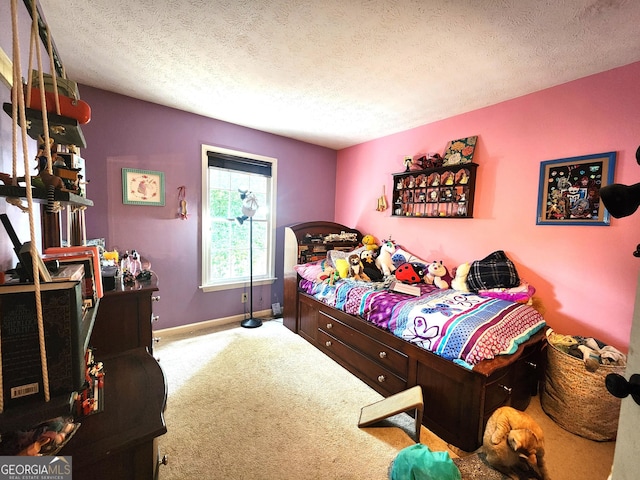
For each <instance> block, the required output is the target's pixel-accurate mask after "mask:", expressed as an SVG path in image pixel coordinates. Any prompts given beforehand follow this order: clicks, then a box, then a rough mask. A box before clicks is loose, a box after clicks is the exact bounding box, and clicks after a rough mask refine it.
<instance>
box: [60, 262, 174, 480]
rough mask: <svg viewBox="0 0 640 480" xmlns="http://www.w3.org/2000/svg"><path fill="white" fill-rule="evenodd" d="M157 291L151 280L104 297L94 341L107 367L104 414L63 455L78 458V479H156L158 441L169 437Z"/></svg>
mask: <svg viewBox="0 0 640 480" xmlns="http://www.w3.org/2000/svg"><path fill="white" fill-rule="evenodd" d="M157 291H158V283H157V278H156V277H155V275H153V276H152V278H151V280H149V281H141V282H136V283H135V284H133V285H121V284H118V282H116V289H115V290H112V291H108V292H105V293H104V296H103V297H102V298H101V299H100V305H99V307H98V313H97V315H96V319H95V322H94V326H93V333H92V335H91V338H90V342H89V343H90V345H91V346H92V347H93V348H94V352H95V357H96V359H98V360H99V361H101V362H103V363H104V371H105V381H104V382H105V383H104V410H103V411H102V412H100V413H97V414H95V415H91V416H89V417H87V418H85V419H82V420H81V423H82V425H81V427H80V428H79V429H78V431H77V432H76V434H75V435H74V436H73V438H72V439H71V440H70V441H69V443H68V444H67V445H65V447H64V448H63V449H62V450H61V452H60V454H61V455H71V456H72V458H73V478H74V480H84V479H87V480H101V479H104V480H107V479H114V478H117V479H119V480H143V479H146V480H151V479H154V478H157V470H158V466H159V458H158V451H157V445H156V443H157V441H156V438H157V437H158V436H160V435H163V434H164V433H166V431H167V428H166V425H165V421H164V416H163V414H164V408H165V404H166V399H167V382H166V379H165V377H164V373H163V371H162V368H161V367H160V365H159V364H158V362H157V360H156V359H155V358H153V356H152V353H153V351H152V347H153V333H152V327H151V325H152V315H153V311H152V304H153V301H154V299H158V298H159V297H158V296H157V295H155V292H157Z"/></svg>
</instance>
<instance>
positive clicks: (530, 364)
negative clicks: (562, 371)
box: [527, 362, 538, 370]
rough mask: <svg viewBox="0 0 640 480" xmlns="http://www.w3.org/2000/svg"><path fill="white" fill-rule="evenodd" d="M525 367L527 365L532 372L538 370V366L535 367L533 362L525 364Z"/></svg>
mask: <svg viewBox="0 0 640 480" xmlns="http://www.w3.org/2000/svg"><path fill="white" fill-rule="evenodd" d="M527 365H529V366H530V367H531V368H533V369H534V370H535V369H537V368H538V365H536V364H535V363H533V362H527Z"/></svg>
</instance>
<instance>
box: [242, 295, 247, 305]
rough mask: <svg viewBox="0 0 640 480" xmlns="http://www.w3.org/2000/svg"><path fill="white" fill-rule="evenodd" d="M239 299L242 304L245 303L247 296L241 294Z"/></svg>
mask: <svg viewBox="0 0 640 480" xmlns="http://www.w3.org/2000/svg"><path fill="white" fill-rule="evenodd" d="M240 299H241V300H242V303H247V294H246V293H243V294H242V297H241V298H240Z"/></svg>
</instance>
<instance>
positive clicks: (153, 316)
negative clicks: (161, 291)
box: [151, 315, 160, 322]
mask: <svg viewBox="0 0 640 480" xmlns="http://www.w3.org/2000/svg"><path fill="white" fill-rule="evenodd" d="M159 319H160V315H151V321H152V322H157V321H158V320H159Z"/></svg>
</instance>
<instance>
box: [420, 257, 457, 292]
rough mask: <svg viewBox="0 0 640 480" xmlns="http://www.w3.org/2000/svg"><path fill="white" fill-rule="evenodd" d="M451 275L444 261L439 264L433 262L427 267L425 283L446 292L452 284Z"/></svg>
mask: <svg viewBox="0 0 640 480" xmlns="http://www.w3.org/2000/svg"><path fill="white" fill-rule="evenodd" d="M451 280H452V278H451V275H450V274H449V270H447V267H445V266H444V265H443V263H442V260H440V261H437V262H431V263H430V264H429V265H427V271H426V275H425V276H424V283H426V284H429V285H435V286H436V287H438V288H439V289H441V290H446V289H447V288H449V285H450V284H451Z"/></svg>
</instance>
